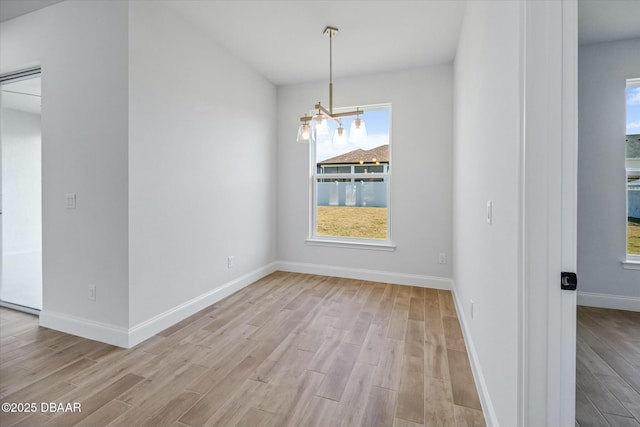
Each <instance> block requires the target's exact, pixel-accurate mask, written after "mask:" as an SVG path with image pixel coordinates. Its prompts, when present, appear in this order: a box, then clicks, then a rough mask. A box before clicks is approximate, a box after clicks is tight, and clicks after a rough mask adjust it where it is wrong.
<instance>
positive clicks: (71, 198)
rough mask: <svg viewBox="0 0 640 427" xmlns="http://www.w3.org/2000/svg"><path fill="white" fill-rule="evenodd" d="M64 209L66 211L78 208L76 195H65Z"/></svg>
mask: <svg viewBox="0 0 640 427" xmlns="http://www.w3.org/2000/svg"><path fill="white" fill-rule="evenodd" d="M64 207H65V208H66V209H75V208H76V193H67V194H65V195H64Z"/></svg>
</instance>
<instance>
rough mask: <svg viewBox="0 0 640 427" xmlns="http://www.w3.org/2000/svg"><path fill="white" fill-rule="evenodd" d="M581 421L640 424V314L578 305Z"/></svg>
mask: <svg viewBox="0 0 640 427" xmlns="http://www.w3.org/2000/svg"><path fill="white" fill-rule="evenodd" d="M576 351H577V366H576V424H577V425H579V426H580V427H587V426H605V427H609V426H611V427H617V426H625V427H627V426H629V427H631V426H635V427H640V313H637V312H631V311H621V310H608V309H603V308H593V307H581V306H579V307H578V333H577V349H576Z"/></svg>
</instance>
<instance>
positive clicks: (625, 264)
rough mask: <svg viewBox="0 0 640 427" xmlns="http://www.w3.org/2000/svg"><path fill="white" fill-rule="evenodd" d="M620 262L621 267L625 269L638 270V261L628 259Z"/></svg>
mask: <svg viewBox="0 0 640 427" xmlns="http://www.w3.org/2000/svg"><path fill="white" fill-rule="evenodd" d="M620 262H621V263H622V268H624V269H625V270H640V261H636V260H633V259H628V260H626V261H620Z"/></svg>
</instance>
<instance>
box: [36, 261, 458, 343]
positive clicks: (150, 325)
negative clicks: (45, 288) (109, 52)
mask: <svg viewBox="0 0 640 427" xmlns="http://www.w3.org/2000/svg"><path fill="white" fill-rule="evenodd" d="M276 270H282V271H289V272H294V273H306V274H318V275H323V276H334V277H344V278H348V279H358V280H370V281H374V282H383V283H393V284H398V285H410V286H418V287H425V288H435V289H446V290H451V287H452V286H451V285H452V282H451V279H448V278H443V277H430V276H422V275H417V274H406V273H394V272H387V271H379V270H366V269H358V268H347V267H336V266H330V265H319V264H308V263H296V262H273V263H271V264H267V265H265V266H263V267H260V268H258V269H256V270H254V271H251V272H249V273H247V274H245V275H243V276H241V277H238V278H237V279H234V280H232V281H230V282H228V283H225V284H224V285H222V286H219V287H217V288H216V289H213V290H211V291H209V292H207V293H205V294H202V295H200V296H198V297H196V298H193V299H191V300H189V301H186V302H184V303H182V304H180V305H178V306H176V307H173V308H171V309H170V310H167V311H165V312H163V313H160V314H158V315H157V316H154V317H152V318H151V319H148V320H146V321H144V322H141V323H139V324H137V325H135V326H133V327H131V328H128V329H127V328H124V327H119V326H114V325H110V324H106V323H100V322H95V321H92V320H88V319H84V318H80V317H75V316H70V315H67V314H63V313H56V312H52V311H48V310H42V311H41V312H40V325H41V326H44V327H47V328H51V329H55V330H58V331H61V332H65V333H69V334H73V335H78V336H80V337H83V338H88V339H92V340H95V341H100V342H104V343H107V344H112V345H116V346H118V347H123V348H131V347H133V346H135V345H137V344H139V343H141V342H142V341H144V340H146V339H148V338H150V337H152V336H154V335H155V334H157V333H158V332H161V331H163V330H165V329H166V328H169V327H171V326H173V325H175V324H176V323H178V322H180V321H181V320H184V319H186V318H187V317H189V316H191V315H192V314H194V313H197V312H198V311H200V310H202V309H204V308H206V307H208V306H210V305H211V304H214V303H216V302H218V301H220V300H221V299H223V298H226V297H228V296H229V295H231V294H233V293H234V292H237V291H239V290H240V289H242V288H244V287H246V286H248V285H250V284H251V283H253V282H255V281H257V280H260V279H262V278H263V277H265V276H267V275H269V274H271V273H273V272H274V271H276Z"/></svg>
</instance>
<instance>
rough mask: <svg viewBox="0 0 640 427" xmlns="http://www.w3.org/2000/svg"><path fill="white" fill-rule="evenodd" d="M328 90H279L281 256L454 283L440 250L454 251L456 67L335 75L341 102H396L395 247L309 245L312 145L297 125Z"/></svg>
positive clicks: (311, 86) (316, 86)
mask: <svg viewBox="0 0 640 427" xmlns="http://www.w3.org/2000/svg"><path fill="white" fill-rule="evenodd" d="M327 96H328V83H327V82H317V83H308V84H300V85H291V86H283V87H279V88H278V259H280V260H284V261H287V262H293V263H310V264H318V265H331V266H335V267H338V268H346V269H350V270H353V269H359V270H375V271H384V272H389V273H402V274H411V275H416V276H422V278H424V279H425V280H426V282H427V283H428V278H434V279H435V281H434V282H432V283H433V284H432V285H433V286H438V285H440V286H448V284H449V278H450V276H451V267H450V264H446V265H443V264H438V253H440V252H445V253H447V254H449V255H450V254H451V192H452V187H451V167H452V163H451V130H452V68H451V65H442V66H432V67H427V68H419V69H413V70H407V71H400V72H391V73H384V74H377V75H368V76H361V77H353V78H344V79H338V80H334V96H335V99H334V106H335V107H341V106H355V105H366V104H378V103H391V104H392V124H391V127H392V135H391V139H392V142H391V150H392V162H393V166H392V171H393V172H392V182H391V232H392V239H393V241H395V243H396V244H397V249H396V250H395V251H394V252H383V251H372V250H362V249H345V248H335V247H320V246H309V245H307V244H306V243H305V239H306V238H308V237H309V182H308V177H309V145H308V144H299V143H296V139H295V138H296V131H297V128H298V126H299V121H298V118H299V117H300V116H302V115H303V114H304V113H305V112H307V111H309V109H310V108H312V107H313V105H314V104H315V103H316V102H318V100H324V102H327ZM449 258H450V257H449ZM335 271H336V270H334V272H335ZM391 276H393V274H392V275H391ZM442 278H444V280H439V279H442ZM390 280H391V277H390Z"/></svg>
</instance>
